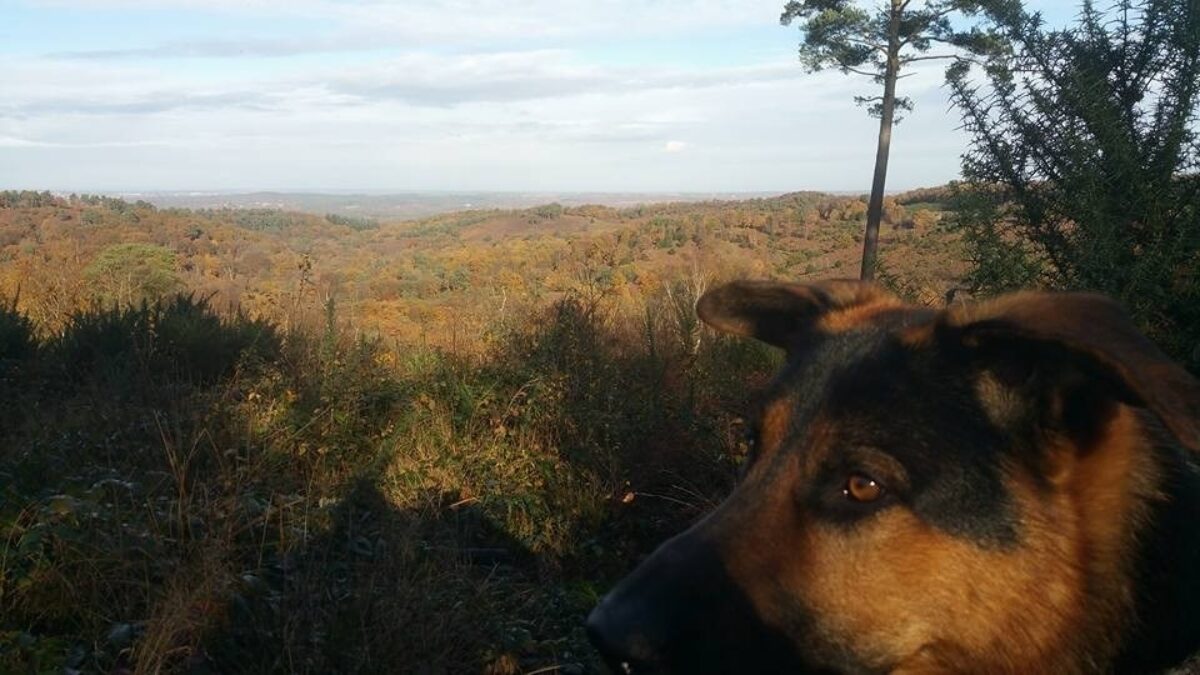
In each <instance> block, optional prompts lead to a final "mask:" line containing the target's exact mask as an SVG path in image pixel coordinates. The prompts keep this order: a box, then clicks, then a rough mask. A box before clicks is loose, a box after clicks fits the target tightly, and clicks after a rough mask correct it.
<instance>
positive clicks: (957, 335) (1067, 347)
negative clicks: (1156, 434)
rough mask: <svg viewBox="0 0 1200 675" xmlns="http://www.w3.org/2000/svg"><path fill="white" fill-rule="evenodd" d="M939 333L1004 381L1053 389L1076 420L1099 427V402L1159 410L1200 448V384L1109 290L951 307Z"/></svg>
mask: <svg viewBox="0 0 1200 675" xmlns="http://www.w3.org/2000/svg"><path fill="white" fill-rule="evenodd" d="M937 331H938V332H939V333H940V334H941V336H942V338H943V339H945V338H947V337H949V338H950V339H952V340H954V341H955V342H956V343H957V344H958V346H960V347H961V348H964V349H966V350H968V351H969V352H970V353H971V355H972V358H975V359H981V360H982V361H984V362H985V363H986V364H988V367H993V368H995V369H996V370H997V371H998V372H1001V373H1004V374H1005V378H1004V379H1008V380H1009V381H1010V382H1012V381H1023V382H1030V381H1031V380H1036V381H1037V386H1038V387H1040V388H1041V389H1043V390H1044V389H1046V388H1051V389H1053V390H1054V392H1053V396H1055V400H1054V401H1053V404H1054V405H1052V406H1051V408H1053V409H1055V410H1056V411H1057V413H1056V414H1058V415H1059V416H1060V417H1062V418H1064V419H1063V420H1060V421H1063V422H1064V423H1066V424H1067V425H1068V426H1072V427H1075V428H1077V429H1079V428H1082V427H1085V426H1088V425H1095V423H1096V419H1094V418H1095V417H1096V416H1098V415H1099V411H1098V410H1097V406H1098V405H1102V404H1103V402H1104V401H1109V402H1111V401H1113V400H1116V401H1120V402H1122V403H1127V404H1129V405H1134V406H1139V407H1144V408H1146V409H1148V410H1150V411H1152V412H1153V413H1154V414H1155V415H1156V416H1157V417H1158V418H1159V419H1160V420H1161V421H1162V422H1163V424H1164V425H1165V426H1166V427H1167V429H1169V430H1170V431H1171V433H1172V434H1173V435H1174V436H1175V437H1176V438H1178V439H1179V441H1180V442H1182V443H1183V444H1184V445H1185V446H1187V447H1188V448H1190V449H1192V450H1198V451H1200V382H1197V380H1196V379H1195V378H1194V377H1192V376H1191V374H1189V373H1188V372H1187V371H1186V370H1184V369H1183V368H1182V367H1181V366H1180V365H1178V364H1177V363H1175V362H1174V361H1172V360H1171V359H1170V358H1168V357H1167V355H1165V354H1163V353H1162V351H1160V350H1159V349H1158V347H1156V346H1155V345H1154V344H1153V343H1152V342H1150V340H1149V339H1147V338H1146V337H1145V336H1144V335H1142V334H1141V333H1140V332H1139V331H1138V330H1137V328H1136V327H1135V326H1134V325H1133V322H1132V321H1131V320H1130V319H1129V317H1128V316H1127V315H1126V314H1125V312H1124V311H1123V310H1122V309H1121V307H1120V306H1119V305H1118V304H1117V303H1116V302H1114V301H1112V300H1110V299H1108V298H1106V297H1104V296H1101V295H1093V294H1084V293H1042V292H1026V293H1017V294H1014V295H1009V296H1005V297H1003V298H999V299H997V300H995V301H992V302H989V303H983V304H981V305H978V306H974V307H959V308H954V309H951V310H948V311H947V312H946V313H945V314H943V315H942V319H941V321H940V322H939V326H938V327H937ZM1110 404H1111V403H1110Z"/></svg>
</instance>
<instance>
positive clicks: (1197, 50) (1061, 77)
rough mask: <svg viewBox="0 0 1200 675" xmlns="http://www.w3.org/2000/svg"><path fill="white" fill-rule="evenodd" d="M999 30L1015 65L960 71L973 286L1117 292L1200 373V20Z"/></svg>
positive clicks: (999, 15)
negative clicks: (967, 137) (1199, 111)
mask: <svg viewBox="0 0 1200 675" xmlns="http://www.w3.org/2000/svg"><path fill="white" fill-rule="evenodd" d="M990 16H991V19H992V21H994V23H995V25H996V27H997V29H998V30H999V31H1001V32H1003V33H1004V35H1005V36H1006V37H1007V38H1008V40H1009V41H1010V42H1011V44H1012V45H1013V47H1014V51H1013V54H1012V56H1011V57H1010V58H1003V59H992V60H990V61H988V62H987V64H986V68H984V69H983V70H982V72H980V71H979V70H977V69H972V68H969V67H967V66H965V65H961V66H958V67H955V68H952V69H951V71H950V81H951V84H952V88H953V93H954V99H955V102H956V103H957V104H958V106H959V107H960V108H961V109H962V111H963V118H964V123H965V126H966V128H967V130H968V132H969V133H970V134H971V136H972V146H971V150H970V152H969V153H967V155H966V156H965V157H964V165H963V172H964V175H965V176H966V177H967V179H968V180H969V181H970V182H971V195H970V200H969V202H968V203H969V208H966V209H963V210H962V213H961V215H960V216H959V223H960V227H961V228H962V230H963V232H964V233H965V234H966V240H967V243H968V244H969V246H970V247H971V249H972V251H973V254H972V257H973V261H974V263H975V267H974V270H973V272H972V273H971V277H970V281H971V283H972V285H974V286H975V287H976V289H977V290H979V291H983V292H998V291H1001V290H1006V289H1008V288H1011V287H1014V286H1022V285H1026V284H1029V283H1030V282H1034V281H1036V282H1038V283H1039V284H1041V285H1044V286H1049V287H1054V288H1069V289H1089V290H1096V291H1101V292H1104V293H1108V294H1110V295H1112V296H1115V297H1117V298H1119V299H1120V300H1122V301H1123V302H1124V304H1125V305H1126V306H1127V307H1128V308H1129V310H1130V311H1131V312H1132V313H1133V315H1134V316H1135V318H1137V319H1138V320H1139V322H1140V323H1141V326H1142V328H1143V329H1144V330H1146V331H1147V333H1149V334H1150V335H1151V336H1152V337H1153V338H1155V339H1156V340H1157V341H1158V342H1159V343H1160V344H1162V345H1163V346H1164V347H1165V348H1166V349H1167V350H1168V351H1169V352H1170V353H1172V354H1173V355H1174V356H1175V357H1177V358H1179V359H1180V360H1182V361H1184V362H1185V363H1188V364H1189V365H1190V367H1191V368H1193V369H1197V368H1200V350H1196V348H1195V345H1196V344H1198V343H1200V208H1198V205H1200V180H1197V179H1196V177H1195V176H1196V173H1197V171H1200V141H1198V139H1197V133H1196V132H1197V128H1196V120H1197V118H1196V116H1195V110H1196V106H1197V104H1198V103H1200V6H1198V5H1197V4H1196V3H1194V2H1180V1H1178V0H1150V1H1147V2H1135V1H1132V0H1123V1H1122V2H1118V3H1116V4H1115V5H1114V6H1113V7H1111V8H1109V9H1107V10H1098V9H1096V8H1095V7H1094V6H1093V5H1091V4H1090V3H1089V4H1085V5H1084V6H1083V10H1082V11H1081V13H1080V15H1079V18H1078V20H1077V23H1076V25H1074V26H1073V27H1070V28H1067V29H1063V30H1053V31H1049V30H1046V29H1044V28H1043V26H1042V24H1041V21H1040V17H1038V16H1037V15H1027V14H1025V13H1024V12H1021V11H1018V10H1016V9H1013V8H1007V9H1006V10H1005V11H1000V10H994V11H992V13H991V15H990Z"/></svg>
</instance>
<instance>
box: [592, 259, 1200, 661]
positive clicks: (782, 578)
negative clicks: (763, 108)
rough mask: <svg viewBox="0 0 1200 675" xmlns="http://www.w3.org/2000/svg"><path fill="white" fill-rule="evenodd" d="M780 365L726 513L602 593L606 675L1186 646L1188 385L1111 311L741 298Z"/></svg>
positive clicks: (859, 290)
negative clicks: (780, 357) (782, 359)
mask: <svg viewBox="0 0 1200 675" xmlns="http://www.w3.org/2000/svg"><path fill="white" fill-rule="evenodd" d="M697 309H698V312H699V314H700V317H701V318H702V319H703V320H704V321H705V322H706V323H708V324H709V325H710V326H712V327H713V328H716V329H717V330H720V331H723V332H726V333H732V334H734V335H740V336H746V337H751V338H755V339H758V340H761V341H763V342H766V343H768V344H771V345H774V346H776V347H779V348H782V349H784V350H786V353H787V361H786V365H785V367H784V368H783V370H782V372H780V373H779V375H778V376H777V377H776V378H775V380H774V381H773V383H772V384H771V385H770V386H769V387H767V388H766V390H765V391H764V392H763V393H762V394H761V398H760V400H759V403H758V405H757V410H756V413H755V414H754V415H753V416H752V420H753V428H754V432H753V439H754V443H753V450H752V452H751V456H750V457H749V458H748V460H747V468H746V470H745V473H744V475H743V477H742V478H741V480H740V481H739V483H738V485H737V487H736V489H735V490H734V491H733V493H732V494H731V495H730V496H729V497H728V498H727V499H726V500H725V502H724V503H722V504H721V505H720V506H719V507H718V508H717V509H716V510H715V511H714V512H713V513H711V514H709V515H708V516H707V517H706V518H704V519H703V520H701V521H700V522H698V523H697V524H695V525H694V526H693V527H692V528H691V529H689V530H687V531H686V532H684V533H683V534H680V535H678V536H676V537H675V538H673V539H671V540H669V541H667V542H666V543H665V544H663V545H662V546H661V547H660V548H659V549H658V550H657V551H655V552H654V553H653V554H652V555H651V556H650V557H649V558H648V559H646V560H645V561H644V562H643V563H642V564H641V565H640V566H639V567H638V568H637V569H636V570H635V571H634V572H633V573H632V574H630V575H629V576H628V577H626V578H625V579H624V580H623V581H622V582H621V583H620V584H618V585H617V587H616V588H615V589H614V590H613V591H612V592H611V593H609V594H608V595H607V597H605V598H604V599H603V600H602V601H601V603H600V604H599V606H598V607H596V609H595V610H594V611H593V612H592V614H591V616H590V617H589V618H588V631H589V635H590V637H591V639H592V641H593V643H594V644H595V645H596V646H597V648H598V649H599V650H600V652H601V653H602V654H603V656H604V658H605V660H606V661H607V662H608V663H609V664H610V665H611V666H612V668H613V669H614V670H615V671H616V672H618V673H685V674H688V673H933V672H959V673H1022V674H1024V673H1056V674H1057V673H1148V672H1160V671H1163V670H1169V669H1172V668H1180V667H1184V668H1186V667H1187V666H1186V665H1182V666H1181V664H1187V663H1190V662H1191V658H1192V654H1193V653H1194V652H1196V651H1197V650H1198V649H1200V461H1198V457H1197V455H1196V454H1195V452H1196V451H1198V450H1200V383H1198V382H1197V381H1196V380H1195V379H1193V377H1192V376H1191V375H1189V374H1188V372H1187V371H1185V370H1184V369H1183V368H1181V367H1180V366H1179V365H1177V364H1176V363H1174V362H1172V361H1171V360H1170V359H1168V358H1167V357H1166V356H1165V355H1164V354H1163V353H1162V352H1160V351H1159V350H1158V349H1157V348H1156V347H1155V346H1154V345H1153V344H1152V343H1151V342H1150V341H1149V340H1147V339H1146V338H1145V337H1144V336H1142V335H1141V334H1140V333H1139V332H1138V331H1137V330H1136V329H1135V328H1134V326H1133V325H1132V323H1131V322H1130V320H1129V319H1128V317H1127V316H1126V315H1125V313H1124V312H1123V311H1122V310H1121V309H1120V307H1119V306H1118V305H1117V304H1116V303H1114V302H1113V301H1111V300H1109V299H1107V298H1105V297H1102V296H1098V295H1088V294H1074V293H1041V292H1026V293H1018V294H1014V295H1009V296H1006V297H1002V298H999V299H997V300H994V301H991V302H987V303H982V304H978V305H974V306H956V307H952V308H949V309H945V310H940V311H939V310H932V309H928V308H922V307H913V306H908V305H905V304H903V303H902V302H901V301H899V300H898V299H896V298H895V297H893V296H891V295H889V294H888V293H886V292H885V291H883V290H881V289H880V288H878V287H876V286H874V285H871V284H867V283H861V282H857V281H828V282H824V283H819V284H812V285H799V284H786V283H774V282H737V283H732V284H729V285H727V286H723V287H720V288H717V289H715V290H713V291H711V292H709V293H707V294H705V295H704V297H703V298H701V300H700V302H699V304H698V306H697Z"/></svg>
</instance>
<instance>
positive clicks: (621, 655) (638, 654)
mask: <svg viewBox="0 0 1200 675" xmlns="http://www.w3.org/2000/svg"><path fill="white" fill-rule="evenodd" d="M609 597H611V596H609ZM614 604H615V603H613V602H610V601H609V600H608V598H605V599H604V600H603V601H601V603H600V604H599V605H597V606H596V608H595V609H593V610H592V613H591V614H590V615H588V619H587V633H588V639H589V640H591V641H592V644H593V645H595V647H596V650H597V651H599V652H600V655H601V656H602V657H603V658H604V662H605V663H607V664H608V667H609V668H611V669H612V671H613V672H614V673H617V674H619V675H626V674H627V673H653V672H654V671H655V669H656V668H657V667H658V666H657V665H656V662H657V656H656V654H657V651H656V649H655V647H654V646H653V644H652V643H651V642H650V640H649V639H648V636H645V635H642V634H640V633H638V632H637V627H638V626H641V625H643V624H644V623H645V622H644V620H643V618H642V617H634V616H627V615H626V616H621V614H627V611H626V609H625V608H624V607H623V606H617V607H615V608H614V607H613V605H614Z"/></svg>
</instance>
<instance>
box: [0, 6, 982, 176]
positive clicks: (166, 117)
mask: <svg viewBox="0 0 1200 675" xmlns="http://www.w3.org/2000/svg"><path fill="white" fill-rule="evenodd" d="M59 4H63V3H59ZM66 4H70V5H71V6H75V7H79V6H93V7H99V6H105V7H110V6H112V5H113V4H114V3H113V2H101V1H97V2H89V1H88V0H73V1H72V2H67V3H66ZM147 4H153V6H159V7H161V6H173V7H191V8H194V9H205V10H206V11H209V10H212V11H217V10H219V11H221V12H228V13H230V14H231V15H232V14H234V13H240V14H239V16H243V15H244V16H249V15H250V14H253V13H259V14H263V13H266V14H273V15H278V16H295V15H297V14H303V15H305V16H322V17H326V18H328V19H329V20H330V34H329V35H328V36H327V38H324V41H322V40H317V41H316V45H315V47H314V49H313V50H314V51H322V50H326V51H336V50H338V49H342V48H343V47H344V46H345V45H346V44H349V42H348V41H351V38H352V37H353V36H368V35H375V36H379V35H383V34H386V33H387V32H388V31H389V30H391V29H392V26H393V25H396V28H395V30H396V35H398V36H401V38H402V37H403V36H405V35H423V36H425V37H423V38H422V39H420V40H414V41H413V44H405V46H404V48H403V49H388V50H386V51H383V52H380V53H379V54H355V55H353V58H342V57H341V56H338V57H330V59H329V60H325V59H324V58H322V59H320V60H317V59H316V58H314V57H306V56H299V57H298V58H294V59H293V58H292V57H293V56H296V54H291V53H290V50H294V51H295V52H296V53H297V54H299V53H306V51H307V50H308V48H307V46H306V45H305V44H304V41H303V40H301V39H297V38H294V37H288V38H286V39H283V40H282V41H278V40H277V41H275V42H274V43H272V42H270V40H268V38H262V39H261V40H259V39H257V38H256V39H254V40H250V41H249V42H248V43H246V44H258V45H259V47H260V49H259V52H256V53H257V54H258V55H260V56H262V55H268V54H270V53H273V52H272V50H275V52H278V54H277V55H278V56H279V58H277V59H274V60H271V61H269V62H268V65H266V66H263V65H262V64H263V59H246V60H237V59H234V58H232V56H233V55H234V54H235V53H236V52H237V50H238V49H239V47H238V45H239V44H242V42H239V41H238V40H228V41H225V40H224V39H222V40H216V41H211V40H210V41H204V40H196V41H192V42H191V43H176V46H179V45H180V44H182V45H183V50H184V52H186V51H187V50H188V49H193V48H196V49H199V48H200V47H204V49H207V50H208V52H209V53H207V54H200V53H197V54H194V55H210V56H217V55H222V54H226V53H227V54H228V55H229V56H231V58H230V59H228V60H221V61H205V62H195V61H187V62H180V61H178V60H169V59H160V58H150V59H147V58H115V57H118V56H121V55H122V53H123V51H124V52H136V51H137V50H139V49H142V50H145V49H151V50H154V49H158V47H155V46H153V45H152V46H151V47H143V46H141V45H136V44H134V45H128V46H127V45H111V44H110V45H105V44H103V42H96V43H92V44H95V45H99V46H100V47H102V49H99V50H98V51H99V52H106V53H108V57H109V58H97V57H98V56H102V55H103V54H92V55H91V56H87V57H84V58H70V59H65V58H46V57H41V58H35V57H28V56H24V57H17V56H12V55H11V53H10V55H9V56H5V55H4V54H3V52H0V72H3V73H4V77H3V84H0V88H3V91H4V96H3V97H0V187H9V186H16V187H38V188H41V187H48V188H55V189H114V190H137V189H228V188H277V189H299V188H308V189H318V188H345V189H356V188H357V189H384V190H387V189H391V190H397V189H509V190H536V189H546V190H719V191H725V190H739V189H741V190H775V189H777V190H780V191H783V190H790V189H802V188H825V189H840V190H842V189H863V190H864V191H865V190H866V188H867V187H868V184H869V178H870V167H871V162H872V160H873V156H874V147H875V144H874V139H875V133H876V131H877V123H876V122H875V121H874V120H871V119H869V118H868V117H867V116H866V115H865V113H863V112H862V111H860V110H857V109H855V108H854V105H853V103H852V102H851V96H852V95H853V94H855V93H864V92H869V91H871V89H872V87H873V86H874V85H872V84H871V83H870V82H867V81H865V80H862V79H858V78H848V77H844V76H842V75H839V74H837V73H822V74H817V75H806V74H804V73H803V71H802V69H801V68H800V66H799V64H797V63H796V62H795V61H794V53H793V45H792V44H791V42H790V39H789V40H788V44H787V49H786V51H785V52H784V53H780V54H778V55H768V56H765V57H763V58H762V59H761V62H759V63H757V64H755V65H749V66H745V65H744V66H736V67H733V66H725V67H716V66H712V65H700V64H696V65H692V66H678V65H676V66H671V65H664V64H663V63H661V62H658V61H655V60H653V59H652V58H646V59H643V60H642V62H641V63H637V64H636V65H616V62H617V61H619V60H618V59H614V60H613V62H603V61H600V60H597V59H589V58H587V57H586V56H585V55H584V52H577V51H573V50H572V49H569V48H564V47H562V45H563V44H571V41H570V40H563V41H556V40H554V39H543V38H544V37H545V36H546V35H553V36H562V35H573V34H585V33H587V32H588V31H595V33H594V34H597V35H601V34H604V35H609V36H618V37H622V38H623V37H625V36H626V35H628V34H630V33H636V32H638V31H642V32H646V31H654V30H658V31H669V30H679V31H684V30H688V29H689V28H688V27H695V26H705V25H707V26H719V25H721V21H731V22H736V21H748V19H747V18H746V17H747V16H750V15H754V16H755V17H756V18H754V21H757V22H760V23H761V22H762V21H763V19H762V17H763V16H766V17H767V18H766V21H767V22H770V23H773V22H774V20H775V17H776V16H777V15H778V11H779V9H780V7H779V6H778V5H780V3H778V2H771V3H765V2H759V1H758V0H744V1H742V2H734V1H732V0H730V1H720V0H697V1H695V2H685V1H684V0H660V1H659V2H634V0H594V1H593V2H588V3H583V2H550V1H549V0H514V2H510V3H509V2H499V1H498V0H481V1H474V2H466V1H463V2H453V1H452V0H432V1H431V2H428V3H418V2H405V3H400V2H395V3H384V2H348V3H332V2H324V1H322V0H294V1H289V2H271V1H267V0H259V1H257V2H243V0H238V1H237V2H233V1H227V0H212V1H211V2H210V1H209V0H205V1H204V2H200V1H199V0H196V2H189V1H188V0H154V2H152V3H145V2H136V3H135V2H132V0H131V2H129V3H127V4H126V6H130V7H132V6H138V7H144V6H146V5H147ZM213 8H216V10H213ZM543 15H544V16H543ZM672 15H676V16H674V18H673V19H671V17H672ZM372 17H373V18H374V21H375V25H368V24H370V23H371V20H372ZM402 19H411V20H412V22H413V23H412V24H406V25H405V26H404V27H400V26H398V24H399V23H404V21H402ZM651 20H653V21H659V22H660V24H659V25H653V26H651V25H647V26H642V25H639V24H641V23H644V22H648V21H651ZM438 21H440V22H441V23H440V25H438V26H433V25H432V24H434V23H438ZM248 23H251V24H252V23H254V22H253V21H249V20H248ZM267 23H269V22H267ZM532 23H538V25H536V26H534V25H532ZM264 25H265V23H264ZM526 30H528V31H529V32H528V33H526V32H524V31H526ZM780 30H781V31H783V30H784V29H780ZM425 31H427V32H425ZM604 31H608V32H607V33H605V32H604ZM442 34H447V35H448V34H454V36H455V37H454V38H453V39H452V40H451V42H454V43H455V44H457V45H458V46H457V47H453V46H451V47H446V46H445V45H439V47H437V48H435V47H433V46H429V45H426V46H422V45H423V42H422V40H425V39H432V38H430V37H429V36H436V35H442ZM489 35H497V36H503V37H504V38H505V39H506V40H508V41H511V42H513V43H520V45H521V46H520V47H517V48H514V47H512V46H511V45H508V46H506V47H504V48H500V47H495V46H490V47H488V46H479V45H475V44H473V43H472V41H473V40H477V39H478V40H482V41H483V42H486V39H487V37H488V36H489ZM538 36H541V37H538ZM401 38H395V39H394V40H393V38H391V37H389V38H387V39H388V40H392V42H388V44H393V42H394V43H401V44H403V43H404V40H403V39H401ZM365 39H366V38H364V40H365ZM381 39H382V38H381ZM189 44H190V45H191V46H190V47H189V46H188V45H189ZM368 44H369V43H368V42H364V43H363V44H362V45H360V46H367V45H368ZM47 45H48V46H47V47H46V51H48V52H60V53H61V52H63V51H65V50H64V49H62V46H63V45H62V44H59V45H57V47H56V45H54V44H53V41H52V40H47ZM205 45H207V46H206V47H205ZM271 45H274V46H271ZM89 46H91V44H90V45H89ZM170 46H171V45H166V46H164V49H166V48H167V47H170ZM350 46H353V45H350ZM714 49H716V47H715V46H714ZM93 51H97V50H93ZM201 51H203V50H201ZM251 51H253V50H251ZM125 55H126V56H136V54H132V53H130V54H125ZM171 55H180V54H178V53H176V54H172V53H170V52H168V51H164V52H162V53H161V54H157V56H171ZM184 55H186V54H184ZM141 56H142V57H144V56H152V55H150V54H142V55H141ZM314 63H317V64H323V65H316V66H314V65H313V64H314ZM247 64H250V65H251V66H252V67H246V66H247ZM929 73H931V74H923V75H919V76H918V77H913V78H910V79H906V80H904V81H903V84H902V86H903V87H904V91H903V92H902V93H904V94H906V95H910V96H914V98H917V99H918V109H917V110H916V111H915V112H914V113H913V114H912V115H910V116H909V117H908V119H906V120H905V122H904V123H903V124H902V125H901V126H900V127H898V128H897V130H896V136H895V146H894V151H893V155H892V161H893V164H892V171H891V180H890V185H891V186H893V187H905V186H911V185H917V184H923V183H933V182H937V181H941V180H945V179H946V178H949V177H950V176H951V175H952V173H953V170H954V168H955V164H956V161H955V155H956V154H957V148H958V147H961V145H960V138H961V136H960V135H959V134H958V133H957V132H954V131H953V128H954V127H955V126H956V120H955V119H954V118H953V117H951V116H948V115H947V114H946V106H945V103H944V101H945V97H944V93H943V92H940V91H939V90H938V89H937V84H938V82H939V81H940V77H938V75H937V73H936V72H935V69H931V70H930V71H929ZM681 152H682V153H683V154H684V156H686V161H682V162H681V161H680V156H679V154H680V153H681Z"/></svg>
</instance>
